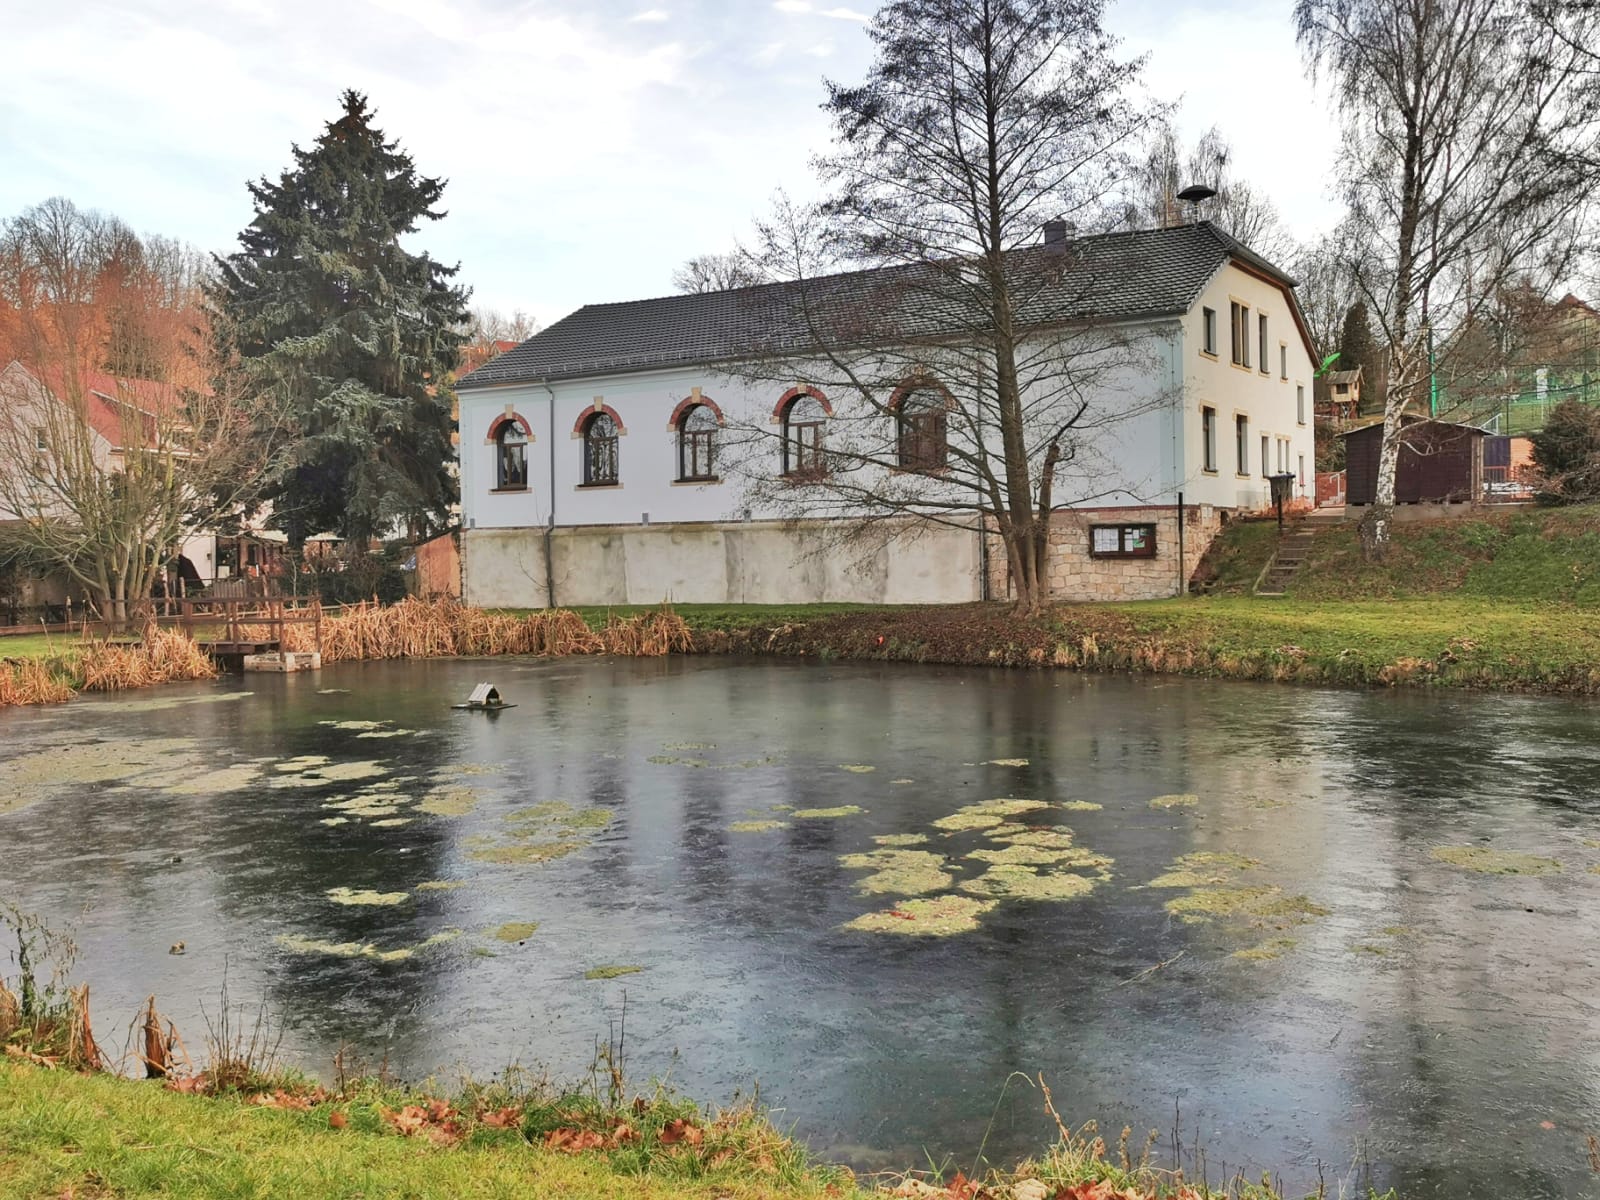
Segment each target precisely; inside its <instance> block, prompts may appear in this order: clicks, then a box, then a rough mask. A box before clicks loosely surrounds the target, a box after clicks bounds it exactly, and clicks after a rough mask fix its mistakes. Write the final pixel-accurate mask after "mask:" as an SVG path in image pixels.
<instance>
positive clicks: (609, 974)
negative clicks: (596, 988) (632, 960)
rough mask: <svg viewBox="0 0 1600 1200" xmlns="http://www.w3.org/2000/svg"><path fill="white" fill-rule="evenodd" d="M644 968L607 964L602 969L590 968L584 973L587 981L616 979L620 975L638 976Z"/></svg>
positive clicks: (622, 964)
mask: <svg viewBox="0 0 1600 1200" xmlns="http://www.w3.org/2000/svg"><path fill="white" fill-rule="evenodd" d="M643 970H644V968H643V967H635V966H630V965H627V964H624V963H607V964H606V965H605V966H601V967H590V968H589V969H588V970H587V971H585V972H584V973H583V977H584V978H585V979H615V978H617V977H618V976H619V975H637V974H639V972H641V971H643Z"/></svg>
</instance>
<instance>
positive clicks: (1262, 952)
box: [1233, 938, 1300, 962]
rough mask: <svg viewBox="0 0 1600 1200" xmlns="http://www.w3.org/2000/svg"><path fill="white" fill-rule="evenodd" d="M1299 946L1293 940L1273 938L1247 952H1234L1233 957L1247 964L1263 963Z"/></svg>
mask: <svg viewBox="0 0 1600 1200" xmlns="http://www.w3.org/2000/svg"><path fill="white" fill-rule="evenodd" d="M1299 944H1300V943H1299V942H1298V941H1296V940H1295V939H1294V938H1273V939H1272V940H1270V941H1266V942H1262V943H1261V944H1260V945H1259V946H1251V947H1250V948H1249V949H1247V950H1235V951H1234V952H1233V957H1234V958H1242V959H1244V960H1245V961H1247V962H1265V961H1267V960H1268V959H1274V958H1278V957H1279V956H1280V955H1282V954H1284V953H1285V952H1286V951H1289V950H1293V949H1294V948H1295V947H1296V946H1298V945H1299Z"/></svg>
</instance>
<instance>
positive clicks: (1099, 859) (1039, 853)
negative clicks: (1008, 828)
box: [967, 844, 1113, 870]
mask: <svg viewBox="0 0 1600 1200" xmlns="http://www.w3.org/2000/svg"><path fill="white" fill-rule="evenodd" d="M967 857H968V858H975V859H978V860H979V861H980V862H986V863H992V864H994V865H996V866H1011V867H1018V866H1022V867H1027V866H1033V867H1047V866H1065V867H1085V868H1090V869H1096V870H1098V869H1103V868H1105V867H1109V866H1111V864H1112V861H1113V860H1112V859H1110V858H1107V857H1106V856H1105V855H1104V854H1096V853H1094V851H1092V850H1084V849H1082V848H1081V847H1077V846H1065V847H1061V848H1058V849H1051V848H1049V847H1045V846H1029V845H1017V844H1013V845H1010V846H1006V847H1005V848H1004V849H1001V850H974V851H973V852H972V853H971V854H969V855H967Z"/></svg>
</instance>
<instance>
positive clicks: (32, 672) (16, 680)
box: [0, 658, 76, 708]
mask: <svg viewBox="0 0 1600 1200" xmlns="http://www.w3.org/2000/svg"><path fill="white" fill-rule="evenodd" d="M75 694H76V693H75V690H74V688H73V686H72V682H71V680H70V679H69V677H68V675H67V671H66V666H65V664H64V663H62V662H59V661H57V660H51V661H50V662H41V661H40V660H38V659H34V658H25V659H23V660H22V661H20V662H17V663H12V664H6V663H0V708H4V707H6V706H7V705H10V704H64V703H66V702H67V701H68V700H71V699H72V697H73V696H74V695H75Z"/></svg>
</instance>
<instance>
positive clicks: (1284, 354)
mask: <svg viewBox="0 0 1600 1200" xmlns="http://www.w3.org/2000/svg"><path fill="white" fill-rule="evenodd" d="M1278 378H1279V379H1283V380H1287V379H1288V378H1289V347H1287V346H1285V345H1284V344H1283V343H1282V342H1279V343H1278Z"/></svg>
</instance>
